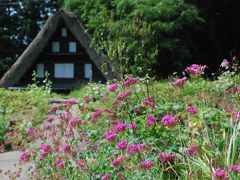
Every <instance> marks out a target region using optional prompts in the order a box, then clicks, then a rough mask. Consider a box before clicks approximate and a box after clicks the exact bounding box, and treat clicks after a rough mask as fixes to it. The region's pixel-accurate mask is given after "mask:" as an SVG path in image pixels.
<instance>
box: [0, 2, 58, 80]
mask: <svg viewBox="0 0 240 180" xmlns="http://www.w3.org/2000/svg"><path fill="white" fill-rule="evenodd" d="M61 2H62V1H60V0H39V1H29V0H22V1H15V0H8V1H6V0H0V11H1V15H0V42H1V43H0V77H1V75H3V73H4V72H5V71H6V70H7V69H8V68H9V67H10V65H12V63H13V62H14V61H15V60H16V59H17V57H18V56H19V55H20V54H21V53H22V52H23V50H24V49H25V48H26V46H27V45H28V44H29V43H30V42H31V41H32V40H33V38H34V37H35V36H36V34H37V33H38V31H39V30H40V27H41V26H42V25H43V23H44V22H45V20H46V19H47V18H48V15H49V14H50V13H52V12H54V11H56V10H57V9H58V7H59V5H60V4H61Z"/></svg>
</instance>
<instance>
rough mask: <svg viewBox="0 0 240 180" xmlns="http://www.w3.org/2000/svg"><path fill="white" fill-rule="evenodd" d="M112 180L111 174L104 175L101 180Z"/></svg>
mask: <svg viewBox="0 0 240 180" xmlns="http://www.w3.org/2000/svg"><path fill="white" fill-rule="evenodd" d="M110 179H111V174H104V175H103V176H102V178H101V180H110Z"/></svg>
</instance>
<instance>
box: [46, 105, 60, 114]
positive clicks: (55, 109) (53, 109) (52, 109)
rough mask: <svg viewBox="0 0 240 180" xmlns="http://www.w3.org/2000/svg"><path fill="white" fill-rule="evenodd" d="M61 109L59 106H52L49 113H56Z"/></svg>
mask: <svg viewBox="0 0 240 180" xmlns="http://www.w3.org/2000/svg"><path fill="white" fill-rule="evenodd" d="M58 109H59V106H58V105H52V107H51V108H50V109H49V111H48V112H49V113H55V112H56V111H57V110H58Z"/></svg>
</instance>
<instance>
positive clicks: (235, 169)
mask: <svg viewBox="0 0 240 180" xmlns="http://www.w3.org/2000/svg"><path fill="white" fill-rule="evenodd" d="M230 171H231V172H236V173H238V171H240V163H239V164H238V165H233V166H231V167H230Z"/></svg>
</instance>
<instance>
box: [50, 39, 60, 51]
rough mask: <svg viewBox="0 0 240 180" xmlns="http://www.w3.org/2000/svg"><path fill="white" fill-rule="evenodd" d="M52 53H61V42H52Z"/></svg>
mask: <svg viewBox="0 0 240 180" xmlns="http://www.w3.org/2000/svg"><path fill="white" fill-rule="evenodd" d="M52 52H60V42H59V41H54V42H52Z"/></svg>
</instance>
